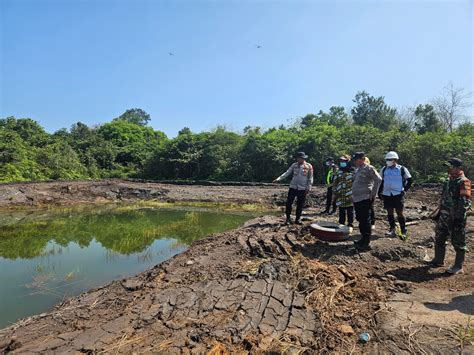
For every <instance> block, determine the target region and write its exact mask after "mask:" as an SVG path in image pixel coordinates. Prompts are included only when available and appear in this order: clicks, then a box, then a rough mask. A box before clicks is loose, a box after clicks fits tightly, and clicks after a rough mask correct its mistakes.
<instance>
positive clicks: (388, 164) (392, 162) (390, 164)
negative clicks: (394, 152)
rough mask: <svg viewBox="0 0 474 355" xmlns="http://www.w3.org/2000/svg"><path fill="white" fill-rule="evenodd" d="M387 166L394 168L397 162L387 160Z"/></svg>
mask: <svg viewBox="0 0 474 355" xmlns="http://www.w3.org/2000/svg"><path fill="white" fill-rule="evenodd" d="M385 164H386V165H387V166H388V167H390V166H394V165H395V162H394V161H393V160H386V161H385Z"/></svg>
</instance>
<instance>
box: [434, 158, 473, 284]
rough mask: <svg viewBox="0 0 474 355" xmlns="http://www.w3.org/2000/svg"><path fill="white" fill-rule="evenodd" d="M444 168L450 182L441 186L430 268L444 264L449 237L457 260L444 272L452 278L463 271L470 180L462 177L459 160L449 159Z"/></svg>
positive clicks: (469, 201) (469, 205) (469, 206)
mask: <svg viewBox="0 0 474 355" xmlns="http://www.w3.org/2000/svg"><path fill="white" fill-rule="evenodd" d="M445 165H446V166H447V167H448V172H449V179H448V180H447V181H446V182H445V183H444V185H443V192H442V194H441V202H440V205H439V211H438V214H437V216H436V220H437V225H436V240H435V256H434V258H433V260H431V262H430V264H431V265H432V266H433V267H440V266H443V265H444V256H445V253H446V240H447V239H448V236H449V235H451V243H452V245H453V247H454V250H455V251H456V259H455V261H454V265H453V266H452V267H451V268H449V269H448V270H447V272H448V273H449V274H452V275H455V274H460V273H462V272H463V269H462V266H463V263H464V256H465V254H466V251H467V246H466V231H465V228H466V220H467V212H468V210H469V209H470V208H471V181H470V180H469V179H468V178H466V176H465V175H464V171H463V169H462V165H463V162H462V160H460V159H457V158H452V159H450V160H448V161H447V162H446V163H445Z"/></svg>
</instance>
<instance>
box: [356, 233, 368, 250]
mask: <svg viewBox="0 0 474 355" xmlns="http://www.w3.org/2000/svg"><path fill="white" fill-rule="evenodd" d="M369 244H370V236H366V235H365V236H363V237H362V238H361V239H360V240H358V241H356V242H354V246H355V247H356V249H357V250H359V251H365V250H370V249H371V248H370V245H369Z"/></svg>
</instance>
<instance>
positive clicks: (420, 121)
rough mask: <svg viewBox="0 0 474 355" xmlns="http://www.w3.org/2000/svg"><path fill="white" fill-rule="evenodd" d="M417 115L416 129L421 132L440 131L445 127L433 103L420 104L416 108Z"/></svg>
mask: <svg viewBox="0 0 474 355" xmlns="http://www.w3.org/2000/svg"><path fill="white" fill-rule="evenodd" d="M415 117H416V122H415V129H416V131H417V132H418V133H419V134H424V133H426V132H439V131H441V130H442V129H443V123H442V122H441V120H440V119H439V118H438V116H437V114H436V112H435V110H434V107H433V106H431V105H418V106H417V107H416V109H415Z"/></svg>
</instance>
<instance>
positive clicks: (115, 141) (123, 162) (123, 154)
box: [97, 121, 166, 173]
mask: <svg viewBox="0 0 474 355" xmlns="http://www.w3.org/2000/svg"><path fill="white" fill-rule="evenodd" d="M97 132H98V134H99V135H100V136H101V137H102V138H103V139H104V140H106V141H107V142H109V143H111V144H112V145H113V147H114V149H115V150H116V152H117V154H116V157H115V163H116V164H118V165H120V166H122V167H128V168H130V170H129V172H132V171H134V172H135V173H136V170H137V169H141V168H142V167H143V165H144V163H145V161H146V160H147V159H148V158H149V157H150V155H151V154H152V153H153V152H154V151H156V150H157V149H158V148H159V147H160V145H161V144H162V143H163V142H165V141H166V136H165V134H164V133H163V132H160V131H154V130H153V129H152V128H151V127H145V126H140V125H137V124H135V123H130V122H127V121H113V122H110V123H106V124H104V125H102V126H100V127H99V129H98V131H97ZM109 148H110V146H109V147H108V148H107V149H109ZM110 152H112V150H110ZM104 163H105V162H104Z"/></svg>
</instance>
